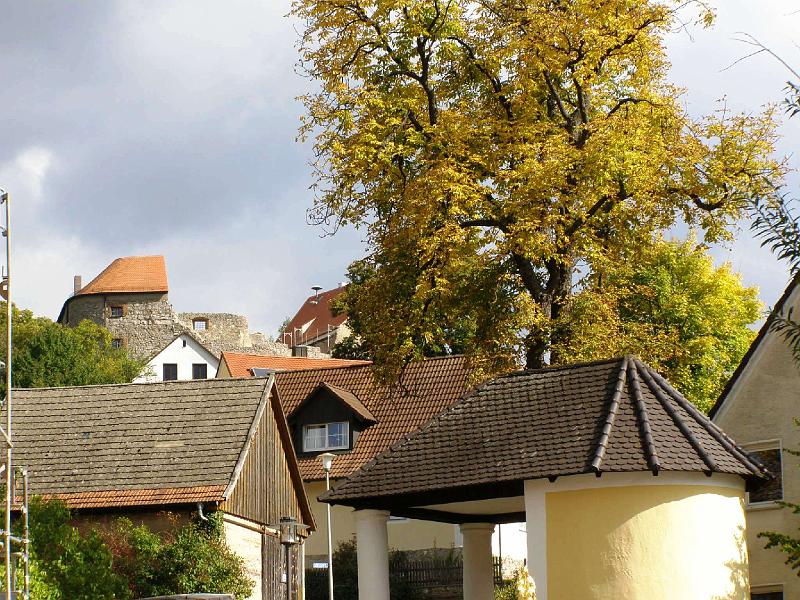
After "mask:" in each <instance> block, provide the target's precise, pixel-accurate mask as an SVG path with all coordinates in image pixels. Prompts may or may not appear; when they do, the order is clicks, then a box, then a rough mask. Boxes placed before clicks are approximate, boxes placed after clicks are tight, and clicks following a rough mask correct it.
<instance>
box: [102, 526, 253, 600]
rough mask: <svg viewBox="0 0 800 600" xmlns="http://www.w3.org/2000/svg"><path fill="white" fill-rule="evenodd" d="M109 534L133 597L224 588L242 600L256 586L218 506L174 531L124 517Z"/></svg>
mask: <svg viewBox="0 0 800 600" xmlns="http://www.w3.org/2000/svg"><path fill="white" fill-rule="evenodd" d="M110 538H111V540H112V542H111V543H112V546H113V548H114V557H115V566H114V568H115V570H116V571H117V572H118V573H120V574H121V575H122V576H124V578H125V579H126V580H127V581H128V582H129V585H130V589H131V590H132V592H133V595H134V597H137V598H138V597H145V596H161V595H167V594H191V593H199V592H220V593H226V594H233V595H234V596H235V597H236V598H237V600H244V599H245V598H248V597H249V596H250V594H251V592H252V590H253V581H251V580H250V579H249V578H248V577H247V575H246V573H245V571H244V562H243V560H242V559H241V557H239V556H238V555H236V554H235V553H234V552H233V551H231V549H230V548H229V547H228V546H227V544H226V543H225V537H224V532H223V522H222V513H220V512H214V513H211V514H210V515H209V516H208V520H207V521H192V522H191V523H189V524H187V525H185V526H183V527H180V528H178V529H177V533H176V534H175V535H174V537H171V536H162V535H158V534H156V533H154V532H152V531H151V530H149V529H148V528H147V527H145V526H138V527H135V526H134V525H133V524H132V523H131V522H130V521H129V520H127V519H120V520H118V521H117V523H116V525H115V528H114V531H113V534H112V535H110Z"/></svg>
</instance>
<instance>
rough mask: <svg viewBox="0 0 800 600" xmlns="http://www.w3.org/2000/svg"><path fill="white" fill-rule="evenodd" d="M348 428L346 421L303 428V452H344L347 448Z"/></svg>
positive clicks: (348, 439)
mask: <svg viewBox="0 0 800 600" xmlns="http://www.w3.org/2000/svg"><path fill="white" fill-rule="evenodd" d="M349 441H350V428H349V424H348V423H347V422H346V421H339V422H336V423H324V424H319V425H304V426H303V452H322V451H324V450H344V449H347V448H348V447H349V445H350V444H349Z"/></svg>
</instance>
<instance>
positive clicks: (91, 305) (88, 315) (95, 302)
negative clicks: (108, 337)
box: [64, 296, 106, 327]
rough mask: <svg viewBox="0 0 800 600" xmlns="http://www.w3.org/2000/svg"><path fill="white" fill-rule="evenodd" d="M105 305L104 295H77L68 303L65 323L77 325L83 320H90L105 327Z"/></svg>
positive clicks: (72, 325)
mask: <svg viewBox="0 0 800 600" xmlns="http://www.w3.org/2000/svg"><path fill="white" fill-rule="evenodd" d="M104 307H105V301H104V299H103V296H76V297H74V298H72V299H71V300H70V301H69V304H68V305H67V309H66V311H65V314H64V319H65V322H64V324H65V325H69V326H70V327H77V326H78V324H79V323H80V322H81V321H85V320H89V321H92V322H93V323H97V324H98V325H102V326H103V327H105V325H106V319H105V311H104Z"/></svg>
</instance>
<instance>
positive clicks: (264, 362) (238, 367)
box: [221, 352, 372, 377]
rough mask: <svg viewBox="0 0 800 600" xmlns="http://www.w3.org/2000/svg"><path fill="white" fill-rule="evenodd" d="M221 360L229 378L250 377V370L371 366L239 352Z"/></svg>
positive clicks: (223, 354) (363, 362)
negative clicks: (228, 373) (226, 366)
mask: <svg viewBox="0 0 800 600" xmlns="http://www.w3.org/2000/svg"><path fill="white" fill-rule="evenodd" d="M221 360H223V361H225V364H227V365H228V371H229V372H230V374H231V377H252V376H253V372H252V371H251V369H274V370H275V371H297V370H300V369H325V368H333V367H350V366H353V365H370V364H372V363H371V362H370V361H368V360H349V359H344V358H307V357H305V356H264V355H262V354H243V353H240V352H223V353H222V358H221Z"/></svg>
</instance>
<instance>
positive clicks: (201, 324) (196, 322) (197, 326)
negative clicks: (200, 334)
mask: <svg viewBox="0 0 800 600" xmlns="http://www.w3.org/2000/svg"><path fill="white" fill-rule="evenodd" d="M192 328H193V329H194V330H195V331H205V330H206V329H208V319H193V320H192Z"/></svg>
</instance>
